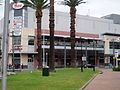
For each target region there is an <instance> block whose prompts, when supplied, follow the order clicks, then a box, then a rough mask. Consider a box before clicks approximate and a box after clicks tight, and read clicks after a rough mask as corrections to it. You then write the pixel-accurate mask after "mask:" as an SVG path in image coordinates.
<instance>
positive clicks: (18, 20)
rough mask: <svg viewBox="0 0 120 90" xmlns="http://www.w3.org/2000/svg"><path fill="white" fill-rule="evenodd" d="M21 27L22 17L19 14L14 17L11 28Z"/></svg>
mask: <svg viewBox="0 0 120 90" xmlns="http://www.w3.org/2000/svg"><path fill="white" fill-rule="evenodd" d="M22 27H23V18H22V17H21V16H18V17H14V20H13V29H21V28H22Z"/></svg>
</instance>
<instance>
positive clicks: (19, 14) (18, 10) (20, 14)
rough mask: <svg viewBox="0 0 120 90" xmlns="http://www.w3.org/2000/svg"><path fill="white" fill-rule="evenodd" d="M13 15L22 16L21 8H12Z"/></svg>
mask: <svg viewBox="0 0 120 90" xmlns="http://www.w3.org/2000/svg"><path fill="white" fill-rule="evenodd" d="M14 16H22V9H14Z"/></svg>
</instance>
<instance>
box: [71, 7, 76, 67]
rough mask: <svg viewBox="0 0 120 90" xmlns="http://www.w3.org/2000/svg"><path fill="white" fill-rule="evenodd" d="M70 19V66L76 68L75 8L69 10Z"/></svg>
mask: <svg viewBox="0 0 120 90" xmlns="http://www.w3.org/2000/svg"><path fill="white" fill-rule="evenodd" d="M70 17H71V23H70V29H71V31H70V38H71V66H72V67H75V66H76V57H75V18H76V8H75V7H71V8H70Z"/></svg>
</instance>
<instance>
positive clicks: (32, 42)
mask: <svg viewBox="0 0 120 90" xmlns="http://www.w3.org/2000/svg"><path fill="white" fill-rule="evenodd" d="M28 45H34V36H29V37H28Z"/></svg>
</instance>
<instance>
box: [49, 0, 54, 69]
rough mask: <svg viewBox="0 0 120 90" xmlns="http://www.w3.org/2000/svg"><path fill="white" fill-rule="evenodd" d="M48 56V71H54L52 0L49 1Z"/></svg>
mask: <svg viewBox="0 0 120 90" xmlns="http://www.w3.org/2000/svg"><path fill="white" fill-rule="evenodd" d="M49 16H50V19H49V21H50V23H49V28H50V54H49V57H50V58H49V67H50V71H54V69H55V68H54V26H55V25H54V0H50V13H49Z"/></svg>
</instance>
